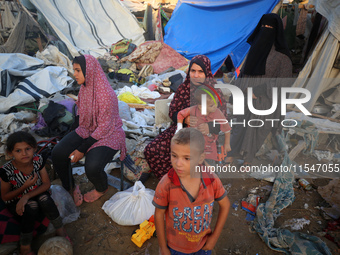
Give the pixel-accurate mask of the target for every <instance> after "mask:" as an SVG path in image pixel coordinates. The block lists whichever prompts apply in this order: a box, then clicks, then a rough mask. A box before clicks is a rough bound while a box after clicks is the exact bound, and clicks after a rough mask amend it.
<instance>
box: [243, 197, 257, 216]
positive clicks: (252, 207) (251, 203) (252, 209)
mask: <svg viewBox="0 0 340 255" xmlns="http://www.w3.org/2000/svg"><path fill="white" fill-rule="evenodd" d="M259 201H260V196H258V195H254V194H249V195H248V197H247V198H246V200H242V201H241V206H242V209H243V210H245V211H246V212H248V213H250V214H252V215H255V214H256V208H257V206H258V205H259Z"/></svg>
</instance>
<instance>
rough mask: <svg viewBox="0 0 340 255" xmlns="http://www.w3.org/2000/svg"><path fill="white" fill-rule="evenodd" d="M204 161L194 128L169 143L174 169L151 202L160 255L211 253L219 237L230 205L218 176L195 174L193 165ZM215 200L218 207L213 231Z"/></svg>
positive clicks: (180, 133)
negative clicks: (153, 209) (212, 220)
mask: <svg viewBox="0 0 340 255" xmlns="http://www.w3.org/2000/svg"><path fill="white" fill-rule="evenodd" d="M203 160H204V137H203V135H202V133H201V132H199V131H198V130H196V129H194V128H184V129H181V130H180V131H178V132H177V133H176V134H175V135H174V137H173V138H172V140H171V164H172V167H173V168H172V169H170V171H169V172H168V173H167V174H166V175H165V176H164V177H163V178H162V179H161V180H160V182H159V184H158V185H157V188H156V192H155V196H154V199H153V202H152V203H153V204H154V206H155V207H156V210H155V224H156V231H157V238H158V243H159V246H160V251H161V254H162V255H165V254H167V255H168V254H178V255H181V254H193V253H194V254H197V255H199V254H202V255H203V254H211V251H212V249H213V248H214V246H215V245H216V242H217V240H218V238H219V236H220V234H221V231H222V229H223V226H224V224H225V221H226V219H227V216H228V212H229V207H230V202H229V199H228V197H227V192H226V191H225V189H224V187H223V185H222V182H221V180H220V179H219V178H218V177H217V175H215V174H213V173H209V172H202V173H199V172H198V176H197V173H196V174H195V172H194V171H195V169H196V166H199V165H200V164H201V163H202V162H203ZM194 175H196V176H194ZM214 201H217V202H218V204H219V207H220V208H219V213H218V217H217V221H216V225H215V229H214V231H212V230H211V228H210V223H211V219H212V212H213V205H214ZM164 216H165V221H166V230H165V227H164ZM165 233H166V234H165Z"/></svg>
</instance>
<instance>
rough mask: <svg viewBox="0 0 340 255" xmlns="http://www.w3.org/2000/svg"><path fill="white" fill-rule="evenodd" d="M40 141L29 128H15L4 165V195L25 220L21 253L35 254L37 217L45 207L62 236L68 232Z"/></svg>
mask: <svg viewBox="0 0 340 255" xmlns="http://www.w3.org/2000/svg"><path fill="white" fill-rule="evenodd" d="M36 148H37V142H36V140H35V139H34V137H33V136H32V135H31V134H29V133H26V132H22V131H19V132H15V133H13V134H11V135H10V136H9V137H8V139H7V144H6V152H7V154H8V155H9V156H10V157H12V160H11V161H9V162H7V163H6V164H4V165H3V166H2V167H1V168H0V177H1V198H2V200H3V201H4V202H5V203H6V207H7V208H8V210H9V211H10V212H11V213H12V214H13V215H14V217H16V218H17V219H18V221H19V222H20V224H21V234H20V254H22V255H24V254H34V253H33V252H32V251H31V241H32V239H33V230H34V224H35V220H36V218H37V217H38V216H39V213H40V211H42V212H43V213H44V214H45V215H46V217H47V218H48V219H49V220H50V221H51V223H52V224H53V226H54V228H55V229H56V234H57V235H58V236H64V237H66V238H67V239H68V240H70V239H69V237H68V236H66V233H65V230H64V227H63V223H62V218H61V217H60V215H59V211H58V208H57V206H56V205H55V203H54V201H53V199H52V198H51V195H50V193H49V191H48V190H49V188H50V186H51V183H50V180H49V177H48V174H47V171H46V169H45V162H44V161H43V158H42V156H41V155H38V154H35V150H36Z"/></svg>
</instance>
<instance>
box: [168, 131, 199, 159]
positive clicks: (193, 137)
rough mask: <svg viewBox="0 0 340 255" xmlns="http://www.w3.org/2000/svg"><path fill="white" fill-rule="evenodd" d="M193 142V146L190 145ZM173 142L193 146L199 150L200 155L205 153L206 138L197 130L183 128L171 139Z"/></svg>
mask: <svg viewBox="0 0 340 255" xmlns="http://www.w3.org/2000/svg"><path fill="white" fill-rule="evenodd" d="M190 141H191V144H190ZM171 142H174V143H176V144H182V145H187V144H190V145H193V146H195V148H197V149H199V152H200V153H203V152H204V145H205V141H204V136H203V135H202V133H201V132H200V131H198V130H197V129H195V128H183V129H181V130H179V131H178V132H177V133H176V134H175V135H174V136H173V137H172V139H171Z"/></svg>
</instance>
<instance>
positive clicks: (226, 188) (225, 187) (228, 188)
mask: <svg viewBox="0 0 340 255" xmlns="http://www.w3.org/2000/svg"><path fill="white" fill-rule="evenodd" d="M223 187H224V189H225V190H226V191H227V194H228V193H229V190H230V188H231V183H228V184H226V185H223Z"/></svg>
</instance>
